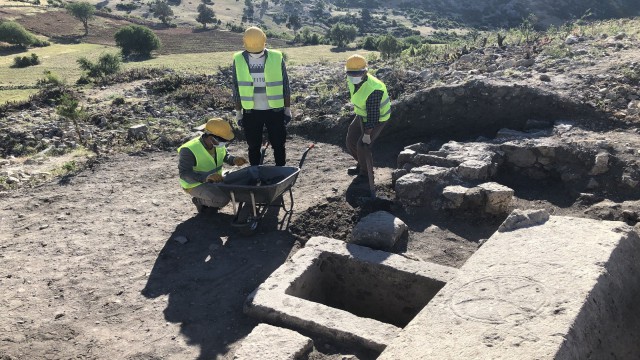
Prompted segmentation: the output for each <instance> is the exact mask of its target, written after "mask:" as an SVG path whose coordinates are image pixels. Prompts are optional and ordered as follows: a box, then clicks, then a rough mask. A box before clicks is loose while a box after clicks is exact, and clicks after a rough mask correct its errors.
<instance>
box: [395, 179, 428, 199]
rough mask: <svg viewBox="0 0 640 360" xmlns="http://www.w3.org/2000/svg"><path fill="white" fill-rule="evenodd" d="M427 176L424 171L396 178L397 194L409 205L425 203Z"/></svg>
mask: <svg viewBox="0 0 640 360" xmlns="http://www.w3.org/2000/svg"><path fill="white" fill-rule="evenodd" d="M427 183H428V181H427V177H426V176H424V175H423V174H422V173H409V174H407V175H404V176H402V177H401V178H399V179H398V180H396V188H395V190H396V196H397V197H398V198H399V199H401V200H402V201H403V202H404V203H405V204H407V205H415V206H422V205H424V199H423V197H424V196H425V193H426V191H427Z"/></svg>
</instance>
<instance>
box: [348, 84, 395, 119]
mask: <svg viewBox="0 0 640 360" xmlns="http://www.w3.org/2000/svg"><path fill="white" fill-rule="evenodd" d="M347 83H348V85H349V93H350V94H351V103H353V109H354V111H355V113H356V115H360V116H361V117H362V121H363V122H367V99H368V98H369V95H371V93H372V92H374V91H376V90H381V91H382V99H381V100H380V122H384V121H387V120H389V118H390V117H391V99H390V98H389V94H388V93H387V87H386V86H385V84H384V83H383V82H382V81H380V80H378V79H377V78H376V77H374V76H373V75H370V74H367V81H365V82H364V83H363V84H362V85H361V86H360V88H359V89H358V91H356V93H355V94H354V93H353V91H354V90H355V86H354V85H353V84H352V83H351V81H347Z"/></svg>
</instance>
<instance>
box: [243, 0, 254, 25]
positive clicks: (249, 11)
mask: <svg viewBox="0 0 640 360" xmlns="http://www.w3.org/2000/svg"><path fill="white" fill-rule="evenodd" d="M254 13H255V10H254V8H253V3H252V2H251V0H245V1H244V12H243V15H242V17H243V18H244V19H246V20H247V21H253V14H254Z"/></svg>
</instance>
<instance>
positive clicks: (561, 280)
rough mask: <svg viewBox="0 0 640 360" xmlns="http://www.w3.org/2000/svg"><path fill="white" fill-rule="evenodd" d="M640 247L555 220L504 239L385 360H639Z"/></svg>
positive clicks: (499, 237)
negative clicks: (639, 281)
mask: <svg viewBox="0 0 640 360" xmlns="http://www.w3.org/2000/svg"><path fill="white" fill-rule="evenodd" d="M639 273H640V238H639V237H638V234H637V233H636V232H635V231H633V229H632V228H631V227H629V226H627V225H625V224H624V223H622V222H608V221H598V220H591V219H582V218H571V217H554V216H552V217H551V218H550V219H549V220H548V221H546V222H544V223H543V224H540V225H536V226H529V227H520V228H516V229H514V230H513V231H508V232H497V233H495V234H494V235H493V236H491V238H490V239H489V240H488V241H487V242H486V243H485V244H484V245H483V246H482V247H481V248H480V249H479V250H478V251H477V252H476V253H475V254H474V255H473V256H471V258H469V260H467V262H466V263H465V264H464V265H463V266H462V268H461V269H460V273H459V275H458V276H457V277H455V278H454V279H452V280H451V281H449V282H448V283H447V285H445V287H444V288H442V290H440V291H439V292H438V294H437V295H436V296H435V297H434V298H433V300H431V301H430V302H429V303H428V304H427V306H425V308H424V309H423V310H422V311H421V312H420V314H418V315H417V316H416V317H415V318H414V319H413V320H412V321H411V322H410V323H409V324H408V325H407V326H406V327H405V328H404V330H403V331H402V332H401V333H400V335H399V336H398V337H397V338H396V339H395V340H393V342H392V343H391V344H390V345H389V346H387V348H386V349H385V351H384V352H383V353H382V354H381V355H380V356H379V357H378V360H397V359H424V360H426V359H461V360H462V359H539V360H551V359H636V358H637V357H638V354H640V342H638V338H640V312H638V310H637V309H638V307H637V306H638V303H639V301H640V284H639V283H638V274H639Z"/></svg>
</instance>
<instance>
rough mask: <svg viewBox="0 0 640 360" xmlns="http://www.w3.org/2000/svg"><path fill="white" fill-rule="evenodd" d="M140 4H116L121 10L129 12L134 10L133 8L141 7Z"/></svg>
mask: <svg viewBox="0 0 640 360" xmlns="http://www.w3.org/2000/svg"><path fill="white" fill-rule="evenodd" d="M139 7H140V6H138V5H136V4H134V3H126V4H116V9H117V10H120V11H126V12H127V13H130V12H132V11H133V10H135V9H137V8H139Z"/></svg>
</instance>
